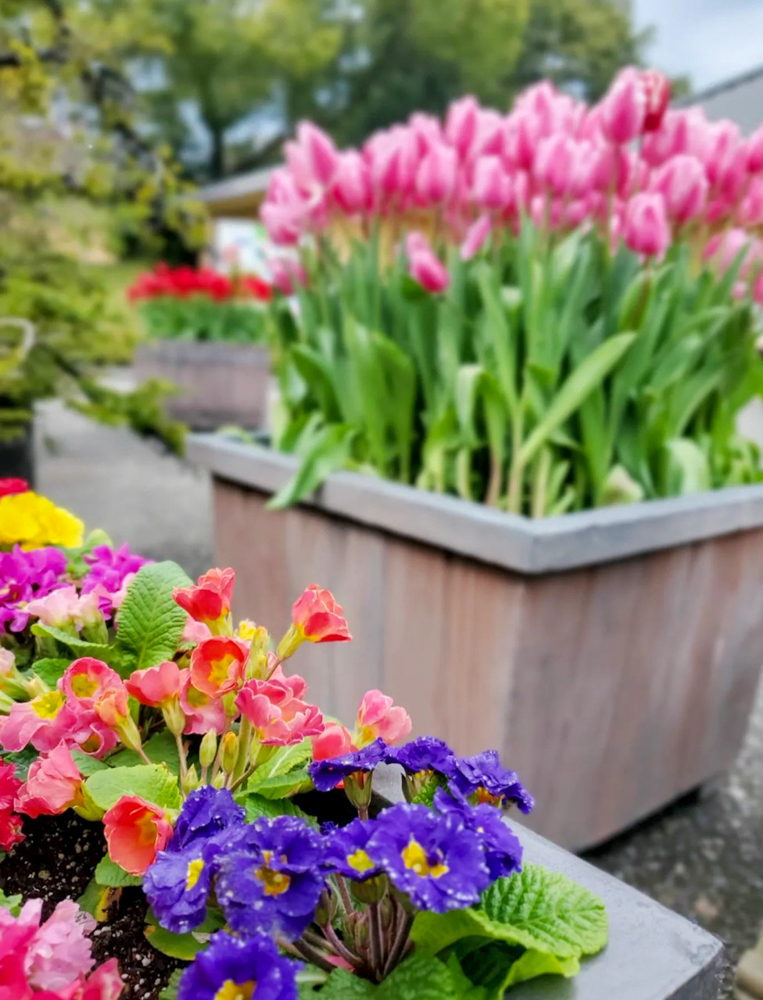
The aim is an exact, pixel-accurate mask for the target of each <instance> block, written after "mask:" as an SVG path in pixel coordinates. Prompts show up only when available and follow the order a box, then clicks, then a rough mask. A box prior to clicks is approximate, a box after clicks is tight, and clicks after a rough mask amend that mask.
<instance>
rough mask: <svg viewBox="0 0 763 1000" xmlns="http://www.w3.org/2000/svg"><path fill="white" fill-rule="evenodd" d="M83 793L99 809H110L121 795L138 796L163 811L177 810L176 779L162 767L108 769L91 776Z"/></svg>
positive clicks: (142, 765) (146, 765)
mask: <svg viewBox="0 0 763 1000" xmlns="http://www.w3.org/2000/svg"><path fill="white" fill-rule="evenodd" d="M85 790H86V791H87V793H88V794H89V795H90V797H91V799H92V800H93V802H94V803H95V804H96V805H97V806H98V808H99V809H103V810H107V809H111V807H112V806H113V805H115V804H116V803H117V802H118V801H119V800H120V799H121V798H122V796H123V795H139V796H140V797H141V798H142V799H145V800H146V801H147V802H153V803H154V805H157V806H161V807H162V808H164V809H179V808H180V805H181V800H180V789H179V788H178V782H177V778H176V777H175V775H174V774H172V772H171V771H170V770H169V768H168V767H166V765H164V764H141V765H140V766H138V767H110V768H108V769H107V770H104V771H97V772H96V773H95V774H91V775H90V777H89V778H88V779H87V781H86V782H85Z"/></svg>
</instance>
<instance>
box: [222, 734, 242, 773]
mask: <svg viewBox="0 0 763 1000" xmlns="http://www.w3.org/2000/svg"><path fill="white" fill-rule="evenodd" d="M237 758H238V736H236V734H235V733H226V734H225V736H223V771H227V772H228V773H230V772H231V771H232V770H233V768H234V767H235V766H236V759H237Z"/></svg>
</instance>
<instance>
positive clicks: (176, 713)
mask: <svg viewBox="0 0 763 1000" xmlns="http://www.w3.org/2000/svg"><path fill="white" fill-rule="evenodd" d="M162 715H163V716H164V721H165V722H166V723H167V728H168V729H169V731H170V732H171V733H172V735H173V736H182V734H183V730H184V729H185V722H186V719H185V713H184V712H183V709H182V708H181V707H180V701H179V700H178V699H177V698H171V699H170V700H169V701H168V702H167V703H166V704H165V705H163V706H162Z"/></svg>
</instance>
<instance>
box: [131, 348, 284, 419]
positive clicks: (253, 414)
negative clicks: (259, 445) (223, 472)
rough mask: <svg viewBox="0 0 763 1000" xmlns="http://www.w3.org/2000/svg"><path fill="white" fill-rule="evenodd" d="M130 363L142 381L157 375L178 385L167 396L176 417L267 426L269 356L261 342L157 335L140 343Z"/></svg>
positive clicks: (171, 411) (170, 410)
mask: <svg viewBox="0 0 763 1000" xmlns="http://www.w3.org/2000/svg"><path fill="white" fill-rule="evenodd" d="M134 364H135V374H136V376H137V377H138V379H139V380H140V381H144V380H145V379H149V378H160V379H165V380H166V381H168V382H172V383H174V384H175V385H176V386H177V387H178V389H179V390H180V392H179V394H178V395H176V396H172V397H170V398H169V399H168V401H167V411H168V413H169V414H170V416H172V417H173V418H174V419H175V420H182V421H183V422H184V423H187V424H189V425H190V426H191V427H193V428H196V429H199V430H209V429H214V428H217V427H220V426H222V425H223V424H237V425H240V426H241V427H245V428H247V429H252V430H260V429H262V428H263V427H264V426H265V421H266V414H267V400H268V391H269V384H270V359H269V355H268V350H267V348H266V347H265V346H264V345H262V344H224V343H212V342H204V343H195V342H193V341H186V340H159V341H156V342H155V343H152V344H142V345H140V346H139V347H138V349H137V350H136V352H135V362H134Z"/></svg>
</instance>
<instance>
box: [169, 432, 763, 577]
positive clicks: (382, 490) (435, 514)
mask: <svg viewBox="0 0 763 1000" xmlns="http://www.w3.org/2000/svg"><path fill="white" fill-rule="evenodd" d="M187 452H188V456H189V457H190V458H191V459H192V460H193V461H195V462H197V463H198V464H199V465H201V466H202V467H204V468H206V469H208V470H209V471H210V472H211V473H212V474H213V475H214V476H216V477H218V478H220V479H225V480H228V481H230V482H233V483H237V484H240V485H242V486H250V487H252V488H254V489H255V490H258V491H260V492H263V493H275V492H276V491H278V490H279V489H281V487H282V486H284V485H285V484H286V483H287V482H288V481H289V479H290V478H291V477H292V476H293V475H294V473H295V471H296V470H297V468H298V464H299V460H298V459H297V458H295V456H293V455H287V454H284V453H282V452H278V451H274V450H273V449H271V448H268V447H265V446H263V445H259V444H248V443H243V442H241V441H235V440H231V439H228V438H225V437H223V436H222V435H217V434H192V435H190V436H189V438H188V449H187ZM302 504H303V505H304V506H307V507H313V508H317V509H319V510H322V511H325V512H326V513H328V514H333V515H335V516H339V517H342V518H344V519H345V520H349V521H355V522H358V523H360V524H365V525H368V526H369V527H374V528H378V529H381V530H383V531H387V532H389V533H391V534H394V535H399V536H403V537H405V538H410V539H413V540H415V541H418V542H421V543H424V544H427V545H431V546H435V547H437V548H441V549H444V550H446V551H449V552H453V553H457V554H459V555H462V556H466V557H468V558H472V559H477V560H479V561H480V562H484V563H489V564H492V565H494V566H500V567H502V568H503V569H507V570H512V571H515V572H519V573H523V574H528V575H537V574H542V573H551V572H555V571H560V570H570V569H578V568H580V567H584V566H592V565H596V564H598V563H607V562H613V561H615V560H618V559H625V558H628V557H630V556H636V555H641V554H644V553H648V552H656V551H659V550H661V549H667V548H674V547H676V546H679V545H687V544H690V543H692V542H698V541H702V540H705V539H708V538H714V537H718V536H722V535H730V534H734V533H736V532H741V531H748V530H750V529H753V528H757V527H760V526H763V484H761V485H753V486H732V487H728V488H726V489H720V490H713V491H709V492H705V493H696V494H691V495H689V496H681V497H671V498H668V499H665V500H648V501H642V502H640V503H633V504H628V505H623V506H619V507H599V508H594V509H592V510H586V511H579V512H575V513H572V514H561V515H559V516H556V517H549V518H543V519H541V520H532V519H531V518H528V517H524V516H521V515H518V514H508V513H506V512H504V511H498V510H495V509H493V508H490V507H485V506H484V505H483V504H479V503H474V502H470V501H467V500H462V499H460V498H458V497H453V496H444V495H442V494H439V493H432V492H430V491H428V490H422V489H417V488H416V487H414V486H407V485H403V484H400V483H394V482H390V481H389V480H386V479H377V478H375V477H373V476H367V475H362V474H360V473H357V472H335V473H332V475H331V476H329V478H328V479H327V480H326V482H325V483H324V484H323V486H322V487H321V488H320V489H319V490H318V491H317V492H316V493H314V494H313V495H312V496H310V497H307V498H306V499H305V500H303V501H302Z"/></svg>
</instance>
